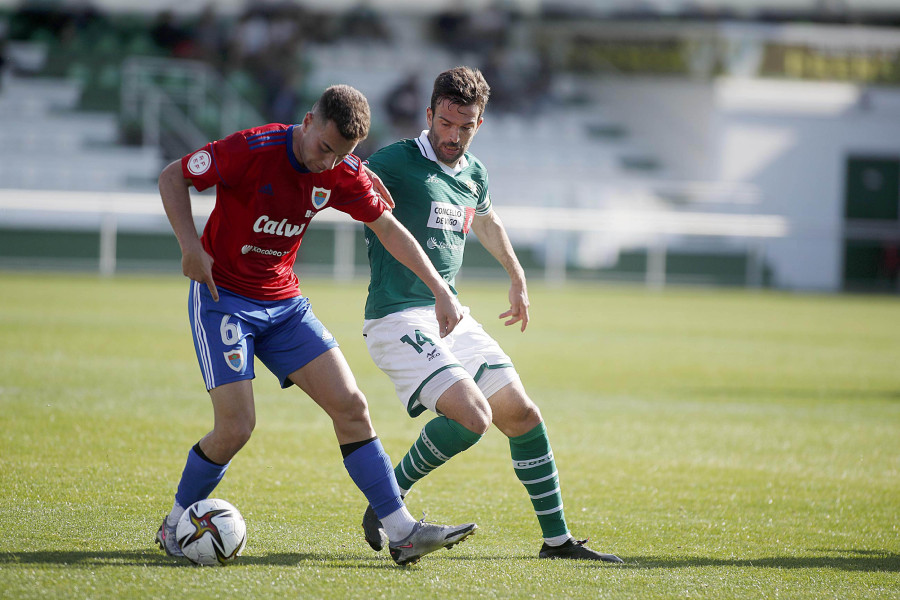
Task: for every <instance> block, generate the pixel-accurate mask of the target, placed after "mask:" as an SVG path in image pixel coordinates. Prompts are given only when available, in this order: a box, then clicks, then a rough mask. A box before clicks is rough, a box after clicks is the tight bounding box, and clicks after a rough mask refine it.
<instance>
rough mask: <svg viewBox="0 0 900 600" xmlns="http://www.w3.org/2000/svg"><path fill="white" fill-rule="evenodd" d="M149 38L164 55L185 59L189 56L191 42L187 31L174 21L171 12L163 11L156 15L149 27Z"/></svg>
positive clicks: (173, 15)
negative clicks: (163, 51)
mask: <svg viewBox="0 0 900 600" xmlns="http://www.w3.org/2000/svg"><path fill="white" fill-rule="evenodd" d="M150 37H151V38H152V39H153V43H154V44H156V45H157V46H158V47H159V48H161V49H162V50H165V51H166V53H168V54H170V55H172V56H176V57H185V56H187V55H189V54H190V52H189V50H188V48H187V47H188V46H191V45H192V41H191V38H190V36H189V35H188V33H187V31H185V29H184V28H183V27H181V26H180V25H178V23H177V22H176V21H175V14H174V13H173V12H172V11H171V10H164V11H162V12H160V13H159V14H158V15H156V20H155V21H154V23H153V25H152V26H151V27H150Z"/></svg>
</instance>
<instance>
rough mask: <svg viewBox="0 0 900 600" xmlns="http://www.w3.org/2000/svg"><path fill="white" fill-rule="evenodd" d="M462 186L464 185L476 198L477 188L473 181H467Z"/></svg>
mask: <svg viewBox="0 0 900 600" xmlns="http://www.w3.org/2000/svg"><path fill="white" fill-rule="evenodd" d="M463 185H465V186H466V187H467V188H469V190H470V191H471V192H472V193H473V194H475V195H476V196H477V195H478V186H477V185H475V182H474V181H472V180H471V179H469V180H468V181H463Z"/></svg>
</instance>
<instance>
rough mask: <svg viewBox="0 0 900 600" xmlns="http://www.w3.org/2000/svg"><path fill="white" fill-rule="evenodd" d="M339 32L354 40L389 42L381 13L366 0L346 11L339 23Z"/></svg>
mask: <svg viewBox="0 0 900 600" xmlns="http://www.w3.org/2000/svg"><path fill="white" fill-rule="evenodd" d="M341 33H342V35H343V36H344V37H347V38H350V39H353V40H356V41H372V42H389V41H390V38H391V36H390V32H389V31H388V28H387V27H386V26H385V24H384V21H383V20H382V19H381V15H379V14H378V13H377V12H376V11H375V9H374V8H372V6H371V4H370V3H369V2H368V1H367V0H363V1H362V2H360V3H359V4H358V5H356V6H354V7H352V8H351V9H350V10H348V11H347V13H346V14H345V15H344V18H343V22H342V23H341Z"/></svg>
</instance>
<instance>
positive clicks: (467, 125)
mask: <svg viewBox="0 0 900 600" xmlns="http://www.w3.org/2000/svg"><path fill="white" fill-rule="evenodd" d="M425 114H426V119H427V121H428V129H429V131H428V141H429V142H431V147H432V148H434V154H435V156H437V159H438V160H439V161H441V162H442V163H444V164H445V165H449V166H451V167H455V166H456V163H458V162H459V159H461V158H462V156H463V154H465V153H466V150H467V149H468V148H469V144H471V143H472V138H473V137H475V132H477V131H478V128H479V127H480V126H481V122H482V121H483V119H482V118H481V117H480V116H479V115H478V106H476V105H475V104H469V105H466V106H463V105H460V104H451V103H450V101H449V100H442V101H441V102H440V104H438V105H437V106H436V107H435V109H434V112H432V111H431V107H430V106H429V107H428V108H427V109H426V113H425Z"/></svg>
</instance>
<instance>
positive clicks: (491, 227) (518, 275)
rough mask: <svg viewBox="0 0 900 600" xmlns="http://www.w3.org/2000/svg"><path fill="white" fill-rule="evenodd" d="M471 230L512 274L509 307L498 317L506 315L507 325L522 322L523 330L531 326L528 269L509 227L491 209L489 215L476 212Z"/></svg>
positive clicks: (504, 317) (503, 317)
mask: <svg viewBox="0 0 900 600" xmlns="http://www.w3.org/2000/svg"><path fill="white" fill-rule="evenodd" d="M472 231H474V232H475V235H477V236H478V241H480V242H481V245H482V246H484V247H485V248H487V251H488V252H490V253H491V256H493V257H494V258H495V259H497V262H499V263H500V264H501V265H502V266H503V268H504V269H505V270H506V273H507V274H508V275H509V281H510V285H509V310H507V311H506V312H503V313H501V314H500V316H499V318H501V319H507V321H506V322H505V323H504V325H507V326H509V325H514V324H516V323H521V331H525V328H526V327H528V321H529V317H528V306H529V303H528V287H527V285H526V283H525V270H524V269H522V265H521V264H519V259H518V258H517V257H516V253H515V251H514V250H513V247H512V244H511V243H510V241H509V236H507V235H506V228H504V227H503V222H502V221H501V220H500V217H499V216H498V215H497V213H496V212H494V211H493V210H491V211H490V212H489V213H488V214H486V215H475V218H474V219H473V221H472Z"/></svg>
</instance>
